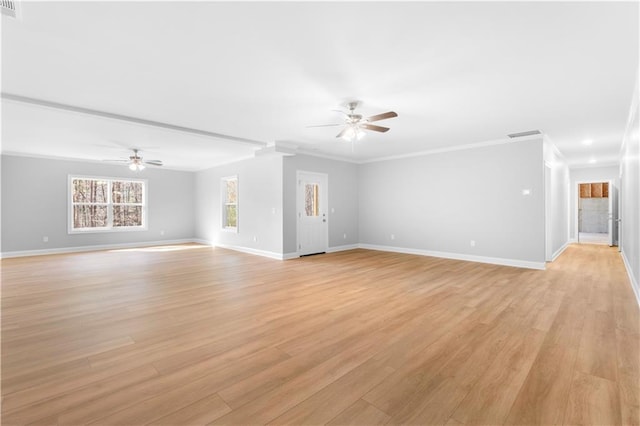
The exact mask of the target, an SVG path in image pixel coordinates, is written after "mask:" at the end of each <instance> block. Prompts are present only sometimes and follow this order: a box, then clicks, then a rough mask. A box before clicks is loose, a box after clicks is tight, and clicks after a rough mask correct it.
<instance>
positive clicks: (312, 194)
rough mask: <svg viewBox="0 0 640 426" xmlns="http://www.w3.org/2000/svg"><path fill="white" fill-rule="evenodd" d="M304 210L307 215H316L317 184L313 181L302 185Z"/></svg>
mask: <svg viewBox="0 0 640 426" xmlns="http://www.w3.org/2000/svg"><path fill="white" fill-rule="evenodd" d="M304 211H305V215H307V216H318V185H317V184H315V183H312V184H309V183H308V184H306V185H305V186H304Z"/></svg>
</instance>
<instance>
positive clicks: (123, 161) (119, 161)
mask: <svg viewBox="0 0 640 426" xmlns="http://www.w3.org/2000/svg"><path fill="white" fill-rule="evenodd" d="M102 161H108V162H110V163H128V162H129V161H131V160H102Z"/></svg>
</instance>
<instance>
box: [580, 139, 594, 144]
mask: <svg viewBox="0 0 640 426" xmlns="http://www.w3.org/2000/svg"><path fill="white" fill-rule="evenodd" d="M592 143H593V140H592V139H585V140H583V141H582V144H583V145H591V144H592Z"/></svg>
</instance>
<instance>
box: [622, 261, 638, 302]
mask: <svg viewBox="0 0 640 426" xmlns="http://www.w3.org/2000/svg"><path fill="white" fill-rule="evenodd" d="M620 254H622V261H623V262H624V267H625V269H626V270H627V275H628V276H629V283H630V284H631V288H632V289H633V293H634V294H635V295H636V301H637V302H638V306H640V285H638V280H637V279H636V277H634V276H633V269H631V264H630V263H629V259H627V256H626V255H625V254H624V251H623V252H622V253H620Z"/></svg>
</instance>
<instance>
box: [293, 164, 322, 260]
mask: <svg viewBox="0 0 640 426" xmlns="http://www.w3.org/2000/svg"><path fill="white" fill-rule="evenodd" d="M297 178H298V190H297V194H298V195H297V203H296V205H297V210H298V211H297V216H298V227H297V228H298V254H299V255H301V256H303V255H307V254H314V253H324V252H326V251H327V247H328V240H329V238H328V235H329V225H328V223H327V210H328V209H327V201H328V199H329V197H328V196H327V186H328V185H327V181H328V179H327V175H326V174H324V173H313V172H304V171H300V170H298V173H297Z"/></svg>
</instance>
